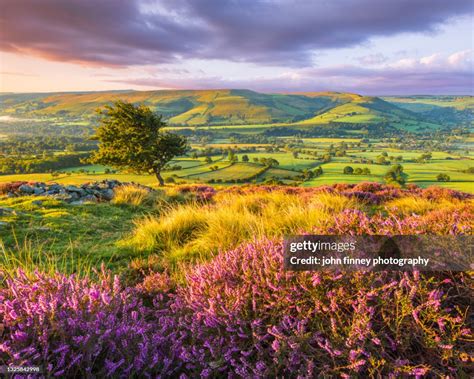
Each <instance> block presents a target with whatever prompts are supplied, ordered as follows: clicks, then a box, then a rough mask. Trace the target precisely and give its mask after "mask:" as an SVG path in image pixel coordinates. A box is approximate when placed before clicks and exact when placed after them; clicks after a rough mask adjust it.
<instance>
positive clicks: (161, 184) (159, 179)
mask: <svg viewBox="0 0 474 379" xmlns="http://www.w3.org/2000/svg"><path fill="white" fill-rule="evenodd" d="M155 175H156V179H158V182H159V183H160V187H162V186H164V185H165V181H164V180H163V177H162V176H161V173H160V172H159V171H155Z"/></svg>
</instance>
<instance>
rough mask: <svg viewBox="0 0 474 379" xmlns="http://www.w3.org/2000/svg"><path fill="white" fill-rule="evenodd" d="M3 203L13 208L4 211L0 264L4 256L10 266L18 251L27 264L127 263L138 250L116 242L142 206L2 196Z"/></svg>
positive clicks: (72, 267) (71, 267) (69, 268)
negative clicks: (9, 262)
mask: <svg viewBox="0 0 474 379" xmlns="http://www.w3.org/2000/svg"><path fill="white" fill-rule="evenodd" d="M38 202H40V203H38ZM0 208H7V209H11V210H13V211H14V212H4V214H3V215H0V221H1V222H2V226H0V243H1V245H2V250H3V254H1V252H0V265H2V261H3V264H4V265H7V263H8V262H7V259H10V260H11V257H12V256H13V254H15V252H16V253H17V254H16V255H18V256H19V257H20V258H21V259H22V260H24V261H25V263H27V262H30V264H34V262H35V261H36V262H38V265H40V264H41V262H42V260H43V262H44V263H45V264H49V265H51V264H55V265H58V266H64V265H65V264H66V266H64V267H63V269H64V270H67V271H74V270H75V269H78V267H77V266H76V263H77V262H85V261H87V262H89V263H90V264H91V265H92V266H94V267H99V266H100V265H101V264H102V263H104V264H106V265H107V266H108V267H110V268H119V267H124V266H126V265H127V263H128V262H129V261H130V259H132V258H134V257H136V255H137V254H136V253H134V252H132V251H131V250H130V249H127V248H124V247H119V246H118V244H117V242H118V241H119V240H120V239H122V238H123V237H124V236H125V233H126V232H127V231H128V230H130V228H131V227H132V225H133V221H134V219H135V218H136V217H141V216H143V214H144V210H143V209H141V208H137V207H127V206H111V205H109V204H105V203H104V204H83V205H69V204H66V203H64V202H62V201H59V200H54V199H51V198H48V197H19V198H11V199H9V198H5V197H0ZM148 212H149V211H148ZM4 223H5V224H4ZM91 226H93V227H91ZM7 252H9V253H8V254H7ZM22 254H23V256H22ZM9 257H10V258H9ZM48 257H49V258H48ZM64 260H65V262H63V261H64Z"/></svg>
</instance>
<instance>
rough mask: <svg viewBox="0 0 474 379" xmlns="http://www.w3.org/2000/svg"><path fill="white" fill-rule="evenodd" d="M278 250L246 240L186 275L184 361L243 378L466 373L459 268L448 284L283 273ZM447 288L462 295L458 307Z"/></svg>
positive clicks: (413, 278)
mask: <svg viewBox="0 0 474 379" xmlns="http://www.w3.org/2000/svg"><path fill="white" fill-rule="evenodd" d="M282 250H283V245H282V243H281V242H272V241H264V242H261V243H257V244H248V245H245V246H243V247H241V248H238V249H236V250H233V251H230V252H227V253H225V254H221V255H220V256H218V257H216V258H215V259H214V260H213V261H212V262H210V263H209V264H206V265H203V266H200V267H197V268H195V269H194V270H193V271H192V272H191V273H190V274H189V275H188V285H187V287H184V288H182V289H181V290H180V292H179V293H180V296H181V297H182V298H183V301H184V303H185V304H186V307H189V308H191V309H192V310H193V313H194V316H193V322H192V323H191V324H192V330H193V333H192V335H193V341H194V343H197V344H198V346H199V348H198V347H197V346H196V345H190V346H187V345H186V344H184V346H183V349H184V350H185V351H186V353H185V354H184V356H185V359H187V360H188V362H189V363H192V362H194V363H193V365H194V364H196V362H198V364H199V369H200V370H202V371H203V372H206V373H211V372H215V371H216V370H217V371H218V372H220V373H222V374H224V373H225V374H228V373H237V374H238V375H241V376H243V377H274V376H276V375H280V376H283V377H286V376H295V377H296V376H298V375H299V376H300V377H311V376H317V375H341V376H343V375H349V376H354V375H364V376H368V375H377V374H381V375H389V374H394V375H401V374H410V373H412V372H414V371H415V370H417V369H420V370H424V371H425V372H427V373H431V374H433V375H439V374H441V373H445V374H454V373H458V374H460V373H463V372H464V371H463V370H467V367H468V366H467V362H466V361H465V360H466V358H465V357H466V350H467V348H468V344H467V335H468V334H469V333H470V332H469V330H468V329H467V328H465V327H464V322H465V320H464V317H465V313H464V312H465V311H466V308H465V307H466V306H467V304H468V299H469V293H468V292H467V291H466V288H464V287H465V286H467V285H466V284H464V283H463V281H464V280H467V278H466V277H465V276H464V275H463V274H456V275H454V276H455V278H454V280H456V281H457V282H458V283H459V284H457V285H454V284H453V282H452V277H451V278H450V279H448V276H446V277H445V276H443V275H440V276H439V277H436V278H432V279H430V280H425V279H424V278H423V277H421V276H420V275H419V274H418V273H414V274H409V273H404V274H403V273H387V272H381V273H370V274H369V273H365V274H364V273H345V274H336V273H327V272H326V273H322V272H321V273H310V272H302V273H292V272H284V271H282V270H281V267H282V259H283V257H282ZM456 287H459V288H456ZM448 290H453V291H454V290H456V291H459V292H458V293H460V294H461V293H462V295H460V296H461V297H463V299H464V300H463V301H467V302H466V303H465V306H464V308H463V309H455V308H453V307H452V304H450V300H449V297H448V296H447V292H448ZM460 304H462V302H460ZM415 341H416V343H415ZM461 357H464V358H461Z"/></svg>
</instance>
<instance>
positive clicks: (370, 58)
mask: <svg viewBox="0 0 474 379" xmlns="http://www.w3.org/2000/svg"><path fill="white" fill-rule="evenodd" d="M357 60H358V61H359V63H361V64H363V65H368V66H371V65H377V64H381V63H384V62H386V61H387V60H388V58H387V57H386V56H385V55H383V54H381V53H376V54H369V55H364V56H362V57H358V58H357Z"/></svg>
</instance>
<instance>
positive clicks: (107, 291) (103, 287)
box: [0, 272, 178, 377]
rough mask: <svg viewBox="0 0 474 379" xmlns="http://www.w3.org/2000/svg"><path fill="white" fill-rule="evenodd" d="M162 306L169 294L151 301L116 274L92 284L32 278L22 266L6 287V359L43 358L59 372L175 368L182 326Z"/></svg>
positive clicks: (2, 315)
mask: <svg viewBox="0 0 474 379" xmlns="http://www.w3.org/2000/svg"><path fill="white" fill-rule="evenodd" d="M163 309H167V302H166V301H165V300H164V298H160V297H157V298H156V299H155V302H154V309H151V308H146V307H144V306H143V304H142V301H141V300H140V298H139V297H138V296H136V294H134V293H133V292H132V291H129V290H123V289H121V288H120V285H119V283H118V281H117V280H115V281H114V282H113V283H111V280H109V279H106V278H104V279H103V280H101V281H100V282H99V283H97V284H93V283H90V282H89V281H88V280H85V279H84V280H79V279H77V278H75V277H74V276H71V277H65V276H62V275H57V276H54V277H47V276H45V275H41V274H37V276H36V279H35V280H33V281H30V280H29V279H28V278H27V277H26V276H25V275H24V274H23V273H22V272H19V273H18V275H17V276H16V277H15V278H14V279H10V280H8V281H7V283H6V288H4V289H0V323H2V324H3V325H4V328H5V332H4V333H5V338H4V340H3V341H2V343H0V361H2V360H4V361H5V362H8V363H9V364H13V365H21V366H31V365H42V366H43V367H45V369H46V370H47V372H48V374H49V375H51V376H57V377H67V376H68V377H72V376H78V377H88V376H90V375H95V376H96V377H106V376H110V375H114V374H117V375H118V374H120V376H124V377H126V376H129V375H131V374H132V373H136V372H138V371H141V370H154V371H155V372H162V373H163V375H172V374H173V370H175V369H176V368H177V367H171V366H169V362H171V360H172V358H173V357H172V354H173V351H174V349H173V346H174V345H175V344H176V343H177V341H178V338H177V336H176V335H175V334H176V332H177V328H176V327H175V325H174V321H173V319H172V318H171V317H170V316H168V315H166V313H163ZM152 312H153V313H152ZM152 314H153V316H154V319H153V322H150V320H149V319H150V316H151V315H152Z"/></svg>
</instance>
